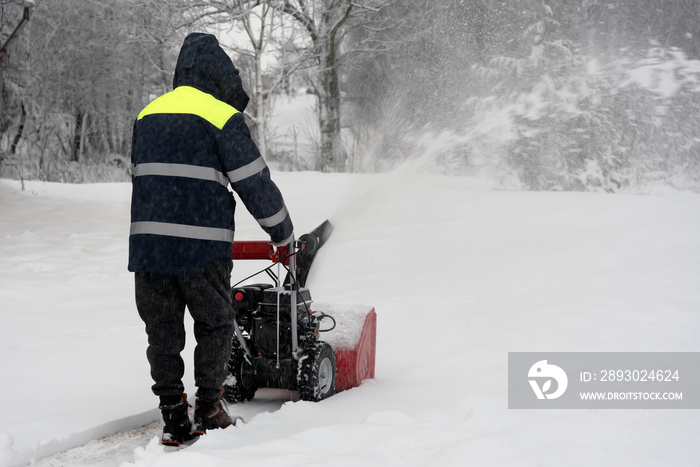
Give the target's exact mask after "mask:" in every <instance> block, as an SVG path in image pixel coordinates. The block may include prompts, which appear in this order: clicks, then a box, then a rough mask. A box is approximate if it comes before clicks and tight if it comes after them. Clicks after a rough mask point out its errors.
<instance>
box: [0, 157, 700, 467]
mask: <svg viewBox="0 0 700 467" xmlns="http://www.w3.org/2000/svg"><path fill="white" fill-rule="evenodd" d="M274 178H275V180H276V181H277V182H278V184H279V186H280V188H281V189H282V191H283V193H284V195H285V199H286V200H287V204H288V206H289V210H290V212H291V213H292V216H293V219H294V223H295V226H296V232H297V234H301V233H304V232H306V231H308V230H311V229H312V228H313V227H315V226H316V225H317V224H319V223H320V222H321V221H323V220H324V219H326V218H329V219H330V220H331V221H332V222H333V223H334V225H335V231H334V233H333V236H332V237H331V239H330V241H329V242H328V244H327V245H326V246H325V247H324V249H323V250H321V253H320V254H319V256H318V258H317V262H316V263H315V265H314V268H315V269H314V270H313V271H312V274H311V276H310V278H309V282H308V284H309V286H310V288H311V291H312V294H313V296H314V298H315V299H316V300H318V301H323V302H332V303H339V304H364V305H372V306H374V307H375V308H376V311H377V316H378V327H377V331H378V334H377V362H376V378H375V379H374V380H372V381H367V382H365V383H364V384H363V385H362V386H361V387H359V388H356V389H352V390H349V391H346V392H343V393H340V394H338V395H336V396H333V397H332V398H330V399H328V400H325V401H323V402H320V403H316V404H314V403H310V402H301V401H296V402H295V401H293V399H294V394H292V393H286V392H283V393H275V392H269V391H268V392H265V391H259V393H258V397H256V399H255V400H253V401H252V402H250V403H247V404H243V405H241V406H238V407H236V406H233V407H232V409H233V411H234V412H235V413H240V414H241V415H242V416H243V418H244V419H245V422H246V423H241V424H238V425H237V426H235V427H231V428H229V429H226V430H221V431H214V432H211V433H210V434H208V435H207V436H206V437H204V438H203V439H201V440H199V441H198V442H197V443H195V444H194V445H192V446H190V447H188V448H186V449H183V450H174V449H171V448H168V449H164V448H162V447H161V446H160V445H159V444H158V442H157V437H158V434H159V430H160V425H159V424H158V423H152V422H154V421H156V420H157V419H158V417H159V414H158V412H157V411H156V410H154V409H155V406H156V404H157V399H156V398H155V397H154V396H153V395H152V394H151V392H150V385H151V384H152V383H151V380H150V377H149V373H148V367H147V363H146V357H145V349H146V336H145V333H144V330H143V324H142V323H141V322H140V320H139V318H138V316H137V313H136V308H135V305H134V300H133V284H132V277H131V275H130V274H129V273H128V272H127V271H126V256H127V236H128V228H129V195H130V186H129V185H128V184H95V185H79V186H77V185H59V184H44V183H34V182H32V183H27V190H26V191H21V190H20V185H19V182H14V181H7V180H0V238H1V239H2V242H1V243H0V258H1V259H2V260H1V261H0V309H1V314H2V315H1V316H2V326H0V375H1V376H0V395H2V401H3V410H2V417H0V465H2V466H8V465H9V466H13V465H25V464H27V463H31V462H35V463H36V464H37V465H52V466H58V465H120V464H121V465H125V466H129V465H137V466H169V467H171V466H192V465H200V466H205V465H206V466H210V465H236V466H239V465H240V466H245V465H255V466H256V467H257V466H311V465H317V466H380V465H382V466H388V465H396V466H421V465H431V466H433V465H435V466H458V465H459V466H462V465H497V466H503V465H510V466H515V465H552V466H560V465H581V466H584V465H585V466H590V465H615V466H621V465H626V466H635V467H637V466H645V465H649V466H651V465H654V466H657V465H673V466H690V465H696V466H697V465H698V463H699V462H700V442H699V440H700V416H699V414H698V411H696V410H529V411H528V410H509V409H508V408H507V353H508V352H509V351H552V352H554V351H700V340H699V339H698V332H699V330H700V314H699V313H698V311H699V310H700V287H698V284H700V195H697V194H688V193H680V192H671V191H663V192H658V193H655V194H652V195H647V196H640V195H625V194H617V195H603V194H591V193H585V194H584V193H530V192H514V191H495V190H491V189H489V188H488V187H485V186H483V185H481V184H479V183H477V182H475V181H473V180H469V179H466V178H458V177H441V176H432V175H425V174H417V173H413V172H411V171H407V170H404V171H399V172H394V173H390V174H383V175H348V174H319V173H274ZM261 234H262V231H260V229H259V228H258V227H257V226H256V225H255V223H254V221H252V219H251V218H250V216H249V215H248V214H247V213H246V212H245V210H244V209H243V208H242V207H241V208H240V210H239V213H238V228H237V238H239V239H264V237H263V236H262V235H261ZM257 266H258V265H255V264H251V263H248V264H246V263H244V262H237V263H236V265H235V267H234V277H244V274H245V275H247V273H248V272H249V271H250V272H252V271H253V270H255V269H257ZM191 352H192V345H188V348H187V349H186V355H187V357H186V361H187V362H188V373H187V375H186V378H187V379H186V384H187V386H188V387H187V390H188V392H189V393H190V394H192V393H194V390H195V388H194V387H193V383H192V381H193V378H192V372H191V370H192V368H191ZM143 426H145V428H141V427H143ZM137 428H138V430H136V429H137ZM129 430H136V431H129ZM125 431H126V432H128V433H126V434H121V435H116V436H111V437H108V438H105V439H102V440H99V441H91V442H90V443H88V444H87V445H85V443H87V442H88V441H89V440H94V439H98V438H101V437H104V436H107V435H113V434H115V433H119V432H125ZM83 445H85V446H83ZM74 447H78V449H75V450H72V451H68V452H65V451H67V450H68V449H70V448H74ZM59 452H63V453H62V454H60V455H53V454H55V453H59ZM49 455H53V456H52V457H48V458H45V459H43V460H39V459H40V458H43V457H46V456H49ZM33 460H35V461H33Z"/></svg>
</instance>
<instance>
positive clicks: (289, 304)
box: [224, 221, 376, 402]
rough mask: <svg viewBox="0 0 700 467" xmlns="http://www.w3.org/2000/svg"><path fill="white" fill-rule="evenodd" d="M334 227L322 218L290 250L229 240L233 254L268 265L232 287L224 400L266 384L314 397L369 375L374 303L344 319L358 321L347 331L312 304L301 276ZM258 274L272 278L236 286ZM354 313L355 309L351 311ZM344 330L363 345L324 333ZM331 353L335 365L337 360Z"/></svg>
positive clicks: (241, 396) (247, 395)
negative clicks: (233, 320)
mask: <svg viewBox="0 0 700 467" xmlns="http://www.w3.org/2000/svg"><path fill="white" fill-rule="evenodd" d="M332 230H333V226H332V225H331V223H330V222H328V221H325V222H323V223H322V224H321V225H319V226H318V227H317V228H315V229H314V230H313V231H311V232H310V233H308V234H304V235H302V236H301V237H299V239H298V240H297V241H292V243H291V244H290V245H289V247H288V248H277V249H275V248H274V247H273V246H272V245H271V244H270V243H268V242H265V241H236V242H234V243H233V259H234V260H264V261H271V262H272V264H271V265H269V266H268V267H266V268H265V269H263V270H261V271H259V272H258V273H256V274H253V275H252V276H249V277H247V278H245V279H243V280H242V281H240V282H238V283H237V284H236V285H234V286H233V288H232V289H231V297H232V300H233V308H234V310H235V311H236V323H235V326H234V329H235V331H236V337H235V338H234V339H233V342H232V349H231V358H230V360H229V376H228V378H227V380H226V383H225V385H224V397H225V398H226V399H227V400H229V401H231V402H241V401H246V400H250V399H252V398H253V397H254V395H255V392H256V391H257V389H258V388H266V387H267V388H280V389H288V390H296V391H299V397H300V398H301V399H302V400H310V401H319V400H321V399H325V398H327V397H329V396H331V395H333V394H334V393H335V392H336V391H339V390H343V389H348V388H350V387H354V386H357V385H359V383H360V381H361V380H362V379H365V378H371V377H373V376H374V345H375V344H374V342H375V338H374V336H375V330H374V326H375V322H376V315H375V314H374V309H371V311H369V310H370V309H365V310H364V311H363V313H364V315H363V316H361V319H360V320H357V319H355V320H348V321H349V322H350V323H354V322H358V321H359V322H360V323H361V324H360V326H364V328H363V329H362V330H358V329H351V328H348V329H346V330H345V331H342V330H340V329H339V327H338V326H337V320H336V316H334V315H335V309H334V311H333V312H331V311H330V310H328V311H318V310H316V309H315V310H314V311H312V310H311V303H312V300H311V293H310V292H309V289H308V288H306V280H307V278H308V276H309V270H310V268H311V265H312V263H313V261H314V258H315V257H316V254H317V253H318V250H319V249H320V248H321V247H322V246H323V245H324V244H325V243H326V241H327V240H328V237H329V236H330V234H331V232H332ZM275 266H276V268H277V273H276V274H275V272H274V271H273V269H274V268H275ZM282 268H284V269H285V270H286V271H287V275H286V278H285V280H284V281H281V275H280V271H281V269H282ZM263 272H265V273H266V274H267V275H268V276H269V277H270V278H271V279H272V281H273V282H274V284H260V283H255V284H246V285H240V284H242V283H243V282H245V281H247V280H248V279H250V278H252V277H254V276H256V275H257V274H260V273H263ZM365 308H367V307H365ZM340 311H341V312H342V311H343V310H340ZM353 313H355V315H357V311H356V310H353ZM365 315H367V317H365ZM370 315H371V316H370ZM338 316H339V315H338ZM322 322H324V324H323V326H321V323H322ZM351 327H352V324H351ZM346 331H347V332H348V333H349V334H351V335H353V336H354V335H358V336H360V335H362V338H361V339H360V341H358V342H361V344H354V346H351V347H352V348H348V346H347V344H346V341H348V339H347V338H345V339H339V341H340V342H341V343H342V344H343V345H342V346H335V345H333V344H331V342H330V341H329V338H330V340H331V341H332V337H333V335H336V334H339V333H341V334H342V333H343V332H346ZM321 335H323V336H324V339H323V340H321V337H320V336H321ZM336 347H338V348H336ZM341 347H342V348H341ZM360 347H361V348H360ZM336 354H337V355H338V357H339V358H340V361H341V362H340V365H336ZM368 356H369V357H368ZM360 360H362V362H360ZM336 378H337V380H338V382H339V383H340V384H339V385H336Z"/></svg>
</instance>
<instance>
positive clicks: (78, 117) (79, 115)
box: [71, 109, 83, 162]
mask: <svg viewBox="0 0 700 467" xmlns="http://www.w3.org/2000/svg"><path fill="white" fill-rule="evenodd" d="M82 141H83V111H82V110H80V109H78V110H76V114H75V128H74V130H73V150H72V154H71V160H72V161H75V162H80V152H81V144H80V143H82Z"/></svg>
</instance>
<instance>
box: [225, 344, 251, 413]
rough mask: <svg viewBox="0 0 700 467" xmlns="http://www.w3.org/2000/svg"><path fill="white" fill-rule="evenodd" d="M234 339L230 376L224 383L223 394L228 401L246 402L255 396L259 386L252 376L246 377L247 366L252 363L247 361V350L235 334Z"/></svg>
mask: <svg viewBox="0 0 700 467" xmlns="http://www.w3.org/2000/svg"><path fill="white" fill-rule="evenodd" d="M233 340H234V342H233V346H232V348H231V357H230V359H229V363H228V368H229V370H228V371H229V376H228V378H227V379H226V382H225V383H224V394H223V395H224V399H226V400H227V401H228V402H245V401H249V400H251V399H252V398H253V397H255V391H257V388H256V387H255V384H253V382H252V381H250V378H245V371H246V369H247V368H246V367H250V364H249V363H248V362H246V360H245V350H243V349H242V348H241V346H240V344H239V343H238V342H237V340H236V337H235V336H234V338H233Z"/></svg>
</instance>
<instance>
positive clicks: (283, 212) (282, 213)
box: [255, 206, 288, 227]
mask: <svg viewBox="0 0 700 467" xmlns="http://www.w3.org/2000/svg"><path fill="white" fill-rule="evenodd" d="M287 214H288V211H287V206H284V207H283V208H282V209H280V210H279V211H277V213H276V214H273V215H272V216H270V217H266V218H264V219H255V220H256V221H258V224H260V226H261V227H274V226H276V225H277V224H279V223H280V222H282V221H283V220H284V219H285V217H287Z"/></svg>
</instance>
